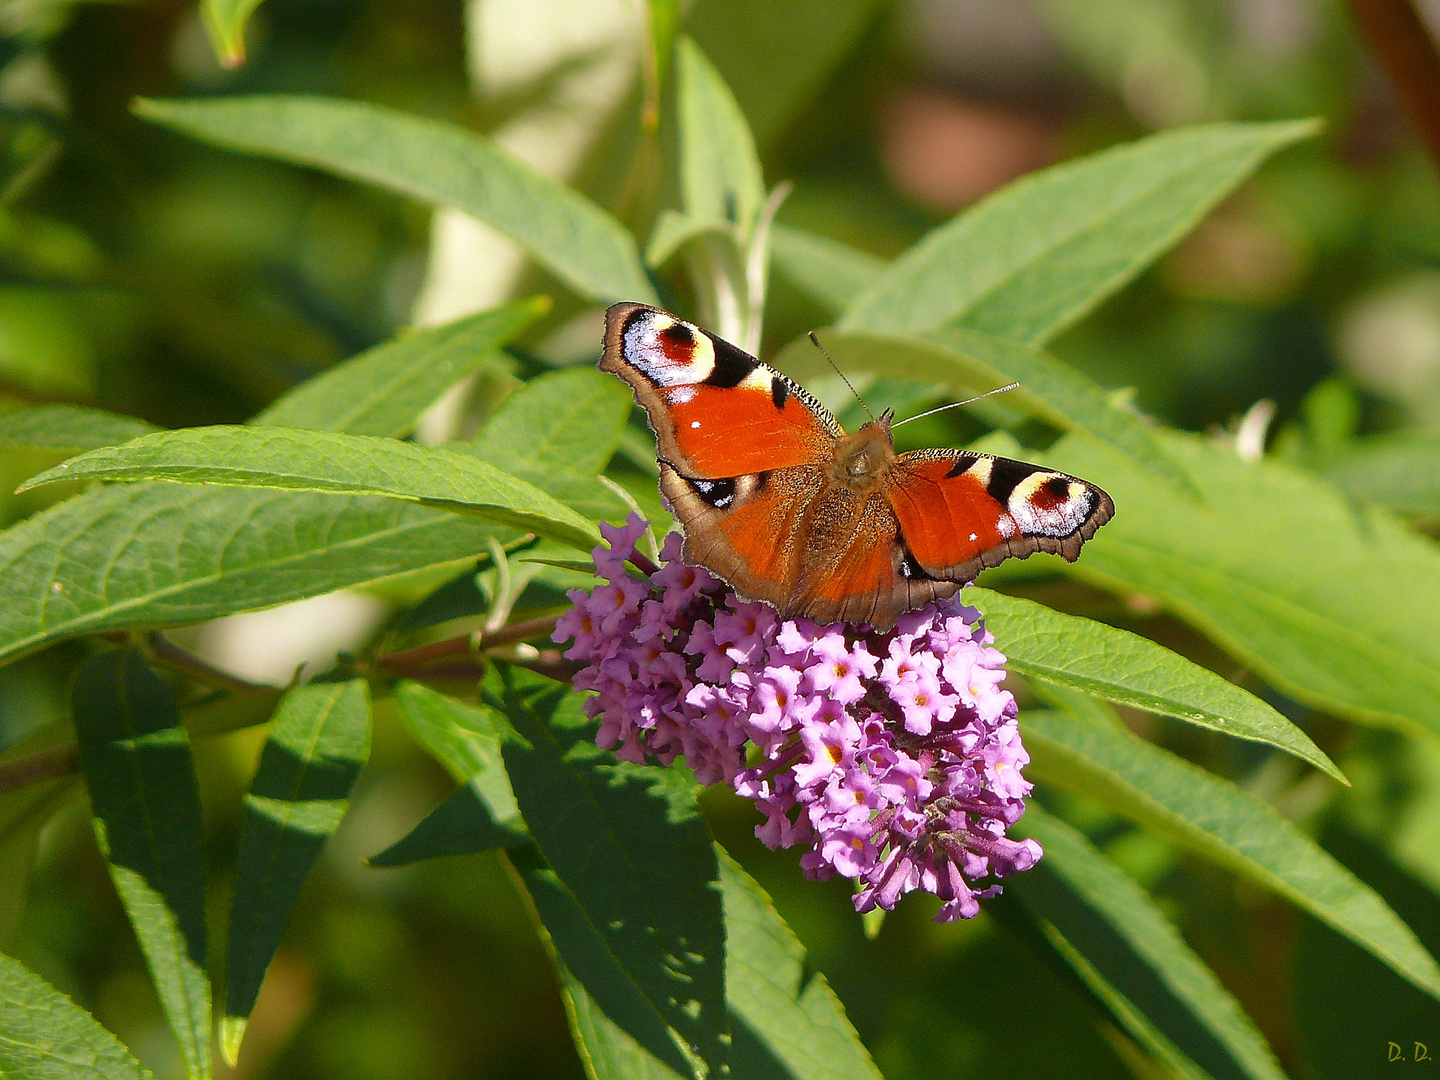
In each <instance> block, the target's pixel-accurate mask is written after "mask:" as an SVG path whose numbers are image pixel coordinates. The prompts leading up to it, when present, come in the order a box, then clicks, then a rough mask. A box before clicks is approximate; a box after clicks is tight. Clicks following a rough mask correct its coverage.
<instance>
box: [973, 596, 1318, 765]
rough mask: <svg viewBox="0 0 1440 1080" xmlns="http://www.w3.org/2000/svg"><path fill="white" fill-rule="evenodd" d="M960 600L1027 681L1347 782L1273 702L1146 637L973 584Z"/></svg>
mask: <svg viewBox="0 0 1440 1080" xmlns="http://www.w3.org/2000/svg"><path fill="white" fill-rule="evenodd" d="M965 599H966V601H968V602H969V603H972V604H974V605H976V606H977V607H978V608H979V609H980V610H981V611H982V612H984V614H985V628H986V629H987V630H989V631H990V632H991V633H992V634H994V635H995V642H996V646H997V647H998V648H999V649H1000V650H1001V651H1002V652H1004V653H1005V656H1006V666H1007V667H1009V668H1010V669H1011V670H1013V671H1015V672H1016V673H1017V674H1020V675H1023V676H1025V677H1026V678H1027V679H1029V678H1035V679H1043V680H1045V681H1046V682H1052V683H1057V684H1059V685H1061V686H1069V687H1073V688H1074V689H1076V690H1083V691H1084V692H1085V693H1087V694H1092V695H1094V696H1095V697H1098V698H1103V699H1104V700H1106V701H1114V702H1117V703H1119V704H1122V705H1129V706H1131V707H1132V708H1136V709H1144V710H1145V711H1147V712H1153V713H1158V714H1159V715H1161V716H1173V717H1175V718H1177V719H1179V720H1185V721H1188V722H1189V723H1192V724H1198V725H1199V726H1200V727H1206V728H1210V729H1211V730H1213V731H1222V732H1224V733H1225V734H1227V735H1233V736H1235V737H1236V738H1240V739H1249V740H1251V741H1252V742H1260V743H1265V744H1267V745H1269V746H1274V747H1277V748H1279V749H1281V750H1284V751H1285V752H1286V753H1288V754H1294V755H1295V756H1296V757H1298V758H1299V759H1300V760H1301V761H1306V762H1309V763H1310V764H1311V765H1314V766H1315V767H1316V768H1317V769H1320V770H1321V771H1322V772H1326V773H1329V774H1330V775H1331V776H1333V777H1335V778H1336V779H1338V780H1342V781H1343V780H1344V776H1343V774H1342V773H1341V772H1340V770H1339V769H1338V768H1337V767H1336V766H1335V763H1334V762H1333V761H1331V760H1330V759H1329V758H1328V757H1326V756H1325V753H1324V751H1322V750H1321V749H1320V748H1319V747H1318V746H1316V745H1315V743H1314V742H1313V741H1312V740H1311V738H1310V736H1308V735H1306V734H1305V733H1304V732H1303V731H1301V730H1300V729H1299V728H1298V727H1296V726H1295V725H1294V724H1293V723H1291V722H1290V721H1289V720H1287V719H1285V717H1284V716H1282V715H1281V714H1280V713H1279V712H1277V711H1276V710H1275V709H1274V708H1272V707H1271V706H1269V705H1267V704H1265V702H1263V701H1261V700H1260V699H1259V698H1257V697H1256V696H1255V695H1254V694H1252V693H1250V692H1249V691H1248V690H1243V689H1241V688H1240V687H1238V686H1236V685H1235V684H1234V683H1232V682H1228V681H1227V680H1225V679H1222V678H1221V677H1220V676H1219V675H1216V674H1215V673H1214V672H1213V671H1211V670H1209V669H1208V668H1203V667H1201V666H1200V665H1199V664H1196V663H1194V662H1193V661H1190V660H1187V659H1185V657H1183V656H1181V655H1180V654H1179V653H1176V652H1172V651H1170V650H1169V649H1167V648H1165V647H1164V646H1163V645H1159V644H1156V643H1155V642H1153V641H1151V640H1150V639H1149V638H1144V637H1141V636H1140V635H1139V634H1132V633H1130V632H1129V631H1128V630H1120V629H1117V628H1116V627H1113V626H1106V625H1105V624H1104V623H1101V622H1096V621H1095V620H1093V619H1082V618H1079V617H1078V616H1075V615H1063V614H1061V613H1060V612H1058V611H1054V610H1052V609H1050V608H1048V607H1046V606H1045V605H1044V604H1037V603H1035V602H1034V601H1032V600H1025V599H1022V598H1020V597H1015V596H1006V595H1004V594H1003V593H997V592H991V591H990V590H988V589H975V588H972V589H970V590H968V591H967V592H966V593H965Z"/></svg>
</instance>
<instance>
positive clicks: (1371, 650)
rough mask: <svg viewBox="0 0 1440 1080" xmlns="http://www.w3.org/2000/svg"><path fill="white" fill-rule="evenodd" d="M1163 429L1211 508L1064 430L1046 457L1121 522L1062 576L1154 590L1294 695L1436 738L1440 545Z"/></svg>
mask: <svg viewBox="0 0 1440 1080" xmlns="http://www.w3.org/2000/svg"><path fill="white" fill-rule="evenodd" d="M1156 437H1157V438H1158V439H1159V440H1160V441H1161V442H1162V443H1163V444H1164V446H1165V448H1166V450H1167V451H1168V452H1169V453H1170V455H1171V456H1172V457H1174V458H1175V459H1176V460H1177V461H1179V462H1180V464H1181V465H1182V466H1184V468H1185V471H1186V472H1188V473H1189V474H1190V475H1191V476H1192V477H1193V478H1194V479H1195V481H1196V482H1197V483H1198V484H1199V485H1200V488H1201V491H1202V492H1203V494H1204V500H1205V501H1204V503H1203V504H1202V503H1200V502H1197V501H1195V500H1191V499H1187V498H1184V497H1183V496H1181V495H1179V494H1178V493H1177V492H1176V491H1175V490H1174V489H1173V488H1171V487H1169V486H1167V485H1165V484H1160V483H1157V482H1156V481H1155V479H1154V478H1153V477H1151V476H1150V475H1148V474H1146V473H1144V472H1142V471H1140V470H1137V469H1135V468H1134V467H1133V466H1132V465H1130V464H1129V463H1128V462H1126V461H1125V460H1124V459H1122V458H1120V457H1119V456H1118V455H1116V454H1114V453H1112V452H1109V451H1107V450H1106V449H1105V448H1104V447H1102V446H1099V445H1098V444H1095V443H1094V442H1090V441H1081V440H1078V439H1074V438H1069V437H1067V438H1064V439H1061V440H1060V442H1058V443H1057V444H1056V445H1055V446H1053V447H1052V448H1051V451H1050V452H1049V453H1048V454H1046V455H1045V459H1046V461H1047V462H1049V463H1050V464H1052V465H1054V466H1055V467H1056V468H1061V469H1065V470H1066V471H1068V472H1074V473H1076V474H1077V475H1080V476H1084V477H1086V478H1088V479H1090V480H1093V481H1095V482H1096V483H1098V484H1100V485H1101V486H1103V487H1104V488H1105V489H1106V490H1107V491H1108V492H1110V494H1111V496H1113V497H1114V499H1115V507H1116V512H1115V519H1114V520H1113V521H1112V522H1110V523H1109V524H1108V525H1106V526H1105V528H1103V529H1101V530H1100V533H1099V534H1098V535H1097V536H1096V537H1095V539H1094V540H1093V541H1091V542H1090V543H1089V544H1087V545H1086V547H1085V554H1084V555H1083V556H1082V557H1081V558H1080V560H1079V562H1077V563H1075V564H1074V565H1073V566H1067V567H1066V571H1067V572H1068V573H1071V574H1074V575H1076V576H1078V577H1081V578H1084V579H1086V580H1089V581H1093V582H1096V583H1098V584H1101V585H1103V586H1106V587H1109V588H1113V589H1121V590H1127V591H1133V592H1139V593H1143V594H1145V595H1148V596H1151V597H1154V598H1155V599H1156V600H1158V601H1159V602H1160V604H1161V605H1162V606H1164V607H1165V608H1168V609H1169V610H1171V611H1173V612H1174V613H1175V614H1177V615H1179V616H1180V617H1181V618H1183V619H1185V620H1186V621H1188V622H1190V623H1191V624H1192V625H1194V626H1195V627H1197V628H1198V629H1199V630H1201V631H1202V632H1203V633H1205V634H1206V635H1208V636H1209V637H1210V638H1211V639H1212V640H1214V641H1215V642H1217V643H1218V644H1219V645H1221V646H1222V647H1223V648H1225V649H1226V650H1227V651H1228V652H1230V653H1231V654H1232V655H1233V656H1235V657H1237V658H1238V659H1239V660H1240V661H1241V662H1242V663H1245V664H1248V665H1249V666H1250V667H1251V668H1253V669H1254V670H1255V671H1256V672H1258V673H1259V674H1260V675H1261V676H1262V677H1263V678H1264V679H1265V680H1266V681H1267V682H1269V683H1270V684H1271V685H1272V686H1275V687H1276V688H1277V689H1279V690H1282V691H1284V692H1285V693H1286V694H1288V695H1289V696H1290V697H1292V698H1294V699H1295V700H1297V701H1302V702H1305V703H1306V704H1309V705H1313V706H1315V707H1316V708H1319V709H1324V710H1326V711H1327V712H1331V713H1334V714H1335V715H1337V716H1344V717H1348V718H1350V719H1354V720H1361V721H1366V722H1372V723H1383V724H1398V725H1402V726H1408V727H1412V728H1413V727H1415V726H1419V727H1424V728H1426V729H1427V730H1429V731H1430V732H1432V733H1434V732H1440V550H1437V549H1436V547H1435V544H1434V542H1433V541H1432V540H1430V539H1428V538H1426V537H1423V536H1420V535H1418V534H1416V533H1415V532H1413V531H1412V530H1410V529H1409V528H1407V527H1406V526H1404V525H1403V524H1401V523H1400V522H1399V521H1397V520H1395V519H1394V518H1393V517H1391V516H1390V515H1389V514H1388V513H1386V512H1385V511H1383V510H1378V509H1374V508H1370V507H1365V506H1360V505H1357V504H1355V503H1353V502H1352V501H1350V500H1347V499H1346V498H1344V497H1343V496H1342V495H1340V494H1339V493H1338V492H1336V491H1335V489H1334V488H1332V487H1330V486H1329V485H1328V484H1326V483H1324V482H1323V481H1320V480H1317V479H1315V478H1314V477H1312V476H1309V475H1306V474H1304V473H1301V472H1298V471H1297V470H1294V469H1292V468H1289V467H1286V466H1284V465H1280V464H1277V463H1275V462H1272V461H1242V460H1241V459H1240V457H1239V456H1238V455H1237V454H1235V453H1234V452H1233V451H1232V450H1229V449H1227V448H1225V447H1223V446H1221V445H1219V444H1217V443H1216V442H1215V441H1213V440H1210V439H1204V438H1200V437H1198V436H1191V435H1182V434H1179V433H1174V432H1157V435H1156Z"/></svg>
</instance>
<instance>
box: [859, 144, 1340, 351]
mask: <svg viewBox="0 0 1440 1080" xmlns="http://www.w3.org/2000/svg"><path fill="white" fill-rule="evenodd" d="M1317 130H1318V128H1317V126H1316V124H1315V123H1314V122H1312V121H1308V120H1304V121H1285V122H1281V123H1268V124H1211V125H1206V126H1202V127H1192V128H1181V129H1179V130H1175V131H1166V132H1162V133H1160V134H1159V135H1152V136H1150V137H1149V138H1147V139H1142V140H1140V141H1139V142H1135V143H1130V144H1127V145H1123V146H1118V147H1115V148H1114V149H1111V150H1107V151H1105V152H1103V153H1099V154H1093V155H1091V156H1089V157H1085V158H1081V159H1079V160H1078V161H1070V162H1066V163H1065V164H1063V165H1056V166H1054V167H1052V168H1049V169H1045V170H1043V171H1041V172H1038V173H1033V174H1031V175H1030V176H1027V177H1025V178H1023V179H1021V180H1018V181H1016V182H1015V183H1013V184H1011V185H1009V186H1008V187H1005V188H1002V189H1001V190H1000V191H998V192H996V193H995V194H994V195H991V196H990V197H989V198H987V199H985V200H983V201H982V202H980V203H978V204H977V205H975V206H973V207H971V208H970V209H968V210H965V211H962V212H961V213H960V214H959V215H957V216H956V217H955V218H953V219H952V220H951V221H949V222H947V223H946V224H944V225H941V226H940V227H939V228H937V229H935V230H933V231H932V232H931V233H929V234H928V235H927V236H926V237H925V238H924V239H922V240H921V241H920V242H919V243H918V244H916V245H915V246H914V247H913V248H911V249H910V250H909V251H907V252H905V253H904V254H903V255H901V256H900V257H899V258H897V259H896V260H895V261H894V262H893V263H891V264H890V266H889V268H888V269H887V270H886V271H885V273H884V274H883V275H882V276H881V277H880V279H879V280H878V281H876V282H875V284H874V285H873V286H871V287H870V288H869V289H867V290H866V291H865V292H864V293H863V294H862V295H861V296H859V297H858V298H857V299H856V300H855V301H854V303H852V304H851V305H850V306H849V307H848V308H846V310H845V314H844V316H843V317H842V318H841V319H840V323H839V326H840V328H841V329H844V330H869V331H875V332H882V333H918V332H923V331H926V330H933V329H935V328H937V327H940V326H944V325H947V324H952V325H958V326H965V327H968V328H970V329H972V330H980V331H983V332H985V333H987V334H993V335H995V336H997V337H1006V338H1012V339H1014V340H1016V341H1026V342H1031V343H1036V344H1038V343H1040V342H1043V341H1046V340H1048V339H1050V338H1052V337H1054V336H1055V335H1056V334H1057V333H1059V332H1060V331H1061V330H1063V329H1065V328H1066V327H1068V326H1070V325H1072V324H1073V323H1074V322H1075V321H1076V320H1078V319H1080V318H1081V317H1082V316H1084V315H1085V314H1086V313H1088V312H1089V311H1090V310H1091V309H1093V308H1094V307H1095V306H1096V305H1097V304H1099V303H1100V302H1101V301H1102V300H1104V299H1105V298H1106V297H1108V296H1110V295H1111V294H1112V293H1114V292H1115V291H1116V290H1117V289H1119V288H1120V287H1121V286H1123V285H1124V284H1125V283H1126V282H1128V281H1130V280H1131V279H1132V278H1133V277H1135V275H1136V274H1138V273H1139V272H1140V271H1141V270H1143V269H1145V267H1147V266H1148V265H1150V263H1152V262H1153V261H1154V260H1155V259H1156V258H1157V257H1158V256H1160V255H1161V254H1162V253H1163V252H1164V251H1166V250H1167V249H1168V248H1170V247H1171V246H1172V245H1174V244H1175V242H1176V241H1178V240H1179V239H1180V238H1181V237H1182V236H1184V235H1185V234H1186V233H1187V232H1189V231H1190V230H1191V229H1192V228H1194V227H1195V225H1196V224H1198V223H1199V221H1200V220H1201V219H1202V218H1203V217H1204V216H1205V215H1206V214H1207V213H1209V212H1210V210H1211V209H1212V208H1214V206H1215V205H1216V204H1217V203H1218V202H1219V201H1220V200H1221V199H1223V198H1224V197H1225V196H1227V195H1229V194H1230V193H1231V192H1232V191H1234V190H1235V188H1236V187H1238V186H1239V185H1240V183H1241V182H1242V181H1244V180H1245V178H1246V177H1248V176H1249V175H1250V174H1251V173H1252V172H1254V171H1255V169H1256V167H1257V166H1259V164H1260V163H1261V162H1262V161H1264V160H1265V159H1266V158H1267V157H1269V156H1270V155H1271V154H1273V153H1274V152H1275V151H1277V150H1279V149H1281V148H1283V147H1285V146H1288V145H1290V144H1291V143H1293V142H1295V141H1297V140H1299V139H1303V138H1306V137H1307V136H1310V135H1313V134H1314V133H1315V132H1316V131H1317Z"/></svg>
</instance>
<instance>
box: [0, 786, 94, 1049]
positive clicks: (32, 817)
mask: <svg viewBox="0 0 1440 1080" xmlns="http://www.w3.org/2000/svg"><path fill="white" fill-rule="evenodd" d="M74 781H75V778H74V777H59V778H56V779H54V780H49V781H46V782H44V783H39V784H30V785H29V786H27V787H22V788H17V789H14V790H11V791H7V792H5V793H4V794H3V795H0V952H3V951H4V950H6V949H10V948H12V947H13V946H14V944H15V936H16V934H18V933H19V931H20V919H21V916H22V915H24V913H25V900H26V897H27V895H28V893H29V891H30V875H31V873H32V871H33V870H34V868H35V857H36V854H37V852H38V849H39V846H40V830H41V829H43V828H44V827H45V825H46V823H47V822H49V821H50V819H51V818H52V817H54V816H55V813H56V811H57V810H59V809H60V808H61V807H62V806H63V805H64V803H65V801H66V799H68V798H69V796H70V794H71V791H72V789H73V787H74ZM0 1037H3V1036H0ZM0 1075H3V1073H0Z"/></svg>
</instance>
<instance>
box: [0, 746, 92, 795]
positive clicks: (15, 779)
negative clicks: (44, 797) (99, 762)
mask: <svg viewBox="0 0 1440 1080" xmlns="http://www.w3.org/2000/svg"><path fill="white" fill-rule="evenodd" d="M79 768H80V748H79V747H77V746H76V745H75V744H74V743H66V744H65V745H64V746H48V747H46V748H45V749H44V750H37V751H35V753H33V754H27V755H26V756H25V757H19V758H15V759H13V760H11V761H6V762H0V795H3V794H4V793H5V792H7V791H15V790H17V789H19V788H22V787H28V786H30V785H31V784H38V783H40V782H41V781H42V780H51V779H54V778H55V777H57V776H64V775H66V774H67V773H72V772H75V771H76V770H77V769H79Z"/></svg>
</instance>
